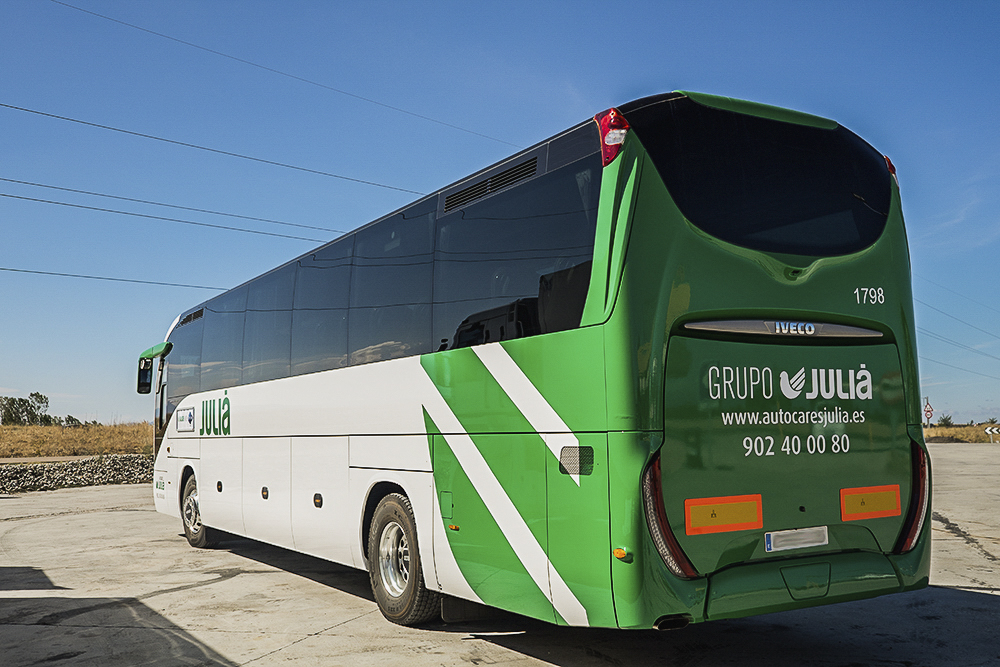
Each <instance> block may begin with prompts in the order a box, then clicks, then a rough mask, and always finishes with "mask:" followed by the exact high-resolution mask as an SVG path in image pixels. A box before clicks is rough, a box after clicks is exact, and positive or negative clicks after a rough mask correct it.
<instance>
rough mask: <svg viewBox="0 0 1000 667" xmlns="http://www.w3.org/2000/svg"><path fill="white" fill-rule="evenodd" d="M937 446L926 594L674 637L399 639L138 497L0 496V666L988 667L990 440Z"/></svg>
mask: <svg viewBox="0 0 1000 667" xmlns="http://www.w3.org/2000/svg"><path fill="white" fill-rule="evenodd" d="M930 450H931V456H932V464H933V468H934V475H935V477H934V482H935V486H934V493H935V495H934V522H933V529H934V531H933V535H934V543H933V549H934V553H933V566H932V567H933V571H932V575H931V583H932V586H931V587H930V588H928V589H926V590H922V591H917V592H914V593H906V594H902V595H891V596H887V597H882V598H876V599H873V600H865V601H861V602H853V603H848V604H841V605H833V606H826V607H816V608H813V609H807V610H802V611H795V612H784V613H778V614H769V615H765V616H758V617H755V618H748V619H741V620H736V621H717V622H712V623H705V624H701V625H696V626H690V627H688V628H686V629H684V630H680V631H673V632H655V631H642V632H634V631H633V632H626V631H615V630H589V629H577V628H559V627H555V626H551V625H547V624H544V623H540V622H536V621H532V620H528V619H524V618H521V617H517V616H510V615H505V616H502V617H501V618H499V619H496V620H491V621H483V622H478V623H467V624H454V625H445V624H443V623H438V624H436V625H431V626H429V627H425V628H419V629H412V628H402V627H399V626H395V625H391V624H389V623H388V622H386V621H385V620H384V619H383V618H382V616H381V614H379V612H378V609H377V608H376V607H375V603H374V602H373V601H372V598H371V593H370V591H369V588H368V579H367V575H366V574H365V573H364V572H360V571H356V570H352V569H349V568H345V567H340V566H337V565H333V564H330V563H327V562H324V561H321V560H317V559H314V558H310V557H307V556H301V555H298V554H294V553H291V552H288V551H285V550H282V549H278V548H274V547H269V546H266V545H262V544H258V543H255V542H251V541H248V540H236V541H232V542H228V543H225V544H224V545H223V548H221V549H216V550H195V549H191V548H190V547H188V545H187V542H186V541H185V540H184V538H183V537H182V536H181V535H180V523H179V521H177V520H175V519H172V518H170V517H166V516H164V515H161V514H157V513H155V512H154V511H153V508H152V501H151V490H150V488H149V487H148V486H117V487H92V488H85V489H64V490H60V491H49V492H38V493H28V494H23V495H20V496H0V665H2V666H3V667H21V666H24V667H27V666H29V665H60V666H61V665H101V666H102V667H110V666H118V665H122V666H125V665H128V666H132V665H171V666H173V665H254V666H255V667H256V666H259V667H265V666H270V665H279V664H280V665H324V666H326V665H351V666H352V667H363V666H364V665H379V666H381V667H385V666H391V665H397V664H399V665H407V666H413V667H419V666H422V665H466V664H470V665H492V664H502V665H545V664H550V665H564V666H570V665H685V666H695V665H699V666H700V665H741V666H756V665H760V666H764V665H767V666H768V667H774V666H776V665H806V664H807V665H823V666H831V667H833V666H849V665H877V666H889V665H892V666H899V665H933V666H938V665H962V666H963V667H968V666H971V665H998V664H1000V641H998V639H997V636H998V634H997V633H998V628H1000V444H997V445H990V444H978V445H957V444H940V445H931V446H930Z"/></svg>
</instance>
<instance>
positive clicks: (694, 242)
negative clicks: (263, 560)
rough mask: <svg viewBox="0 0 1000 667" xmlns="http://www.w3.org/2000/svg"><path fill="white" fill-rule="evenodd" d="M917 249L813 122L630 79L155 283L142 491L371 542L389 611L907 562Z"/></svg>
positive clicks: (764, 603)
mask: <svg viewBox="0 0 1000 667" xmlns="http://www.w3.org/2000/svg"><path fill="white" fill-rule="evenodd" d="M908 252H909V251H908V247H907V242H906V237H905V231H904V226H903V218H902V213H901V207H900V199H899V186H898V182H897V179H896V175H895V168H894V167H893V165H892V163H891V162H890V161H889V159H888V158H887V157H884V156H883V155H882V154H881V153H879V152H878V151H876V150H875V149H874V148H872V147H871V146H870V145H869V144H867V143H866V142H865V141H863V140H862V139H860V138H859V137H858V136H856V135H855V134H853V133H852V132H850V131H849V130H847V129H846V128H844V127H842V126H840V125H839V124H838V123H836V122H834V121H832V120H827V119H825V118H821V117H817V116H813V115H809V114H805V113H801V112H796V111H791V110H787V109H782V108H777V107H772V106H767V105H762V104H756V103H752V102H746V101H741V100H736V99H732V98H726V97H718V96H712V95H707V94H701V93H693V92H673V93H667V94H661V95H656V96H653V97H647V98H643V99H639V100H636V101H632V102H629V103H627V104H623V105H621V106H619V107H616V108H612V109H609V110H607V111H605V112H603V113H599V114H597V115H596V116H595V117H594V118H593V119H588V120H586V121H585V122H582V123H580V124H578V125H576V126H574V127H572V128H570V129H568V130H566V131H565V132H561V133H560V134H557V135H555V136H553V137H551V138H549V139H547V140H545V141H542V142H540V143H538V144H536V145H534V146H532V147H530V148H528V149H526V150H522V151H520V152H518V153H517V154H515V155H513V156H512V157H510V158H508V159H505V160H503V161H501V162H498V163H497V164H494V165H493V166H490V167H488V168H486V169H483V170H481V171H479V172H477V173H475V174H473V175H471V176H469V177H468V178H465V179H463V180H461V181H459V182H456V183H454V184H452V185H449V186H447V187H445V188H443V189H441V190H438V191H437V192H435V193H433V194H431V195H428V196H426V197H423V198H421V199H419V200H418V201H416V202H414V203H412V204H410V205H408V206H405V207H404V208H402V209H400V210H398V211H395V212H393V213H391V214H389V215H386V216H385V217H383V218H380V219H378V220H376V221H374V222H371V223H370V224H367V225H365V226H363V227H360V228H358V229H356V230H355V231H353V232H350V233H348V234H345V235H343V236H341V237H340V238H338V239H336V240H334V241H332V242H330V243H328V244H326V245H323V246H321V247H319V248H317V249H315V250H313V251H311V252H308V253H305V254H304V255H302V256H301V257H298V258H296V259H293V260H292V261H290V262H288V263H286V264H284V265H282V266H280V267H278V268H276V269H274V270H272V271H270V272H268V273H265V274H264V275H261V276H260V277H258V278H255V279H253V280H250V281H249V282H247V283H245V284H243V285H240V286H238V287H236V288H234V289H232V290H229V291H228V292H225V293H223V294H221V295H219V296H216V297H215V298H212V299H210V300H208V301H205V302H204V303H201V304H199V305H197V306H195V307H194V308H191V309H189V310H187V311H184V312H182V313H180V315H178V316H177V318H176V319H175V320H174V322H173V324H172V325H171V326H170V328H169V331H168V333H167V336H166V339H165V341H164V342H163V343H160V344H159V345H156V346H154V347H152V348H150V349H148V350H146V351H145V352H143V353H142V355H141V357H140V359H139V378H138V380H139V391H140V392H144V393H153V394H154V395H155V406H156V407H155V450H156V457H155V465H154V489H153V492H154V496H155V504H156V509H157V510H158V511H160V512H163V513H166V514H169V515H172V516H175V517H177V518H179V519H181V520H182V523H183V527H184V532H185V534H186V536H187V539H188V541H189V542H190V543H191V545H193V546H195V547H207V546H211V545H212V544H214V543H216V542H217V541H218V540H219V539H220V538H222V537H224V536H226V535H238V536H245V537H248V538H252V539H254V540H259V541H262V542H265V543H269V544H273V545H277V546H280V547H284V548H287V549H292V550H295V551H297V552H302V553H305V554H310V555H312V556H316V557H319V558H321V559H326V560H329V561H332V562H334V563H340V564H343V565H347V566H351V567H355V568H359V569H362V570H366V571H367V572H368V573H369V576H370V579H371V585H372V591H373V594H374V598H375V601H376V602H377V604H378V607H379V609H380V610H381V612H382V614H383V615H384V616H385V617H386V618H387V619H388V620H389V621H392V622H395V623H399V624H405V625H414V624H421V623H425V622H428V621H429V620H431V619H435V618H437V617H438V616H439V615H441V614H442V613H443V614H444V617H445V618H446V619H447V618H448V616H449V614H452V615H454V613H458V612H455V611H454V610H456V609H462V608H466V609H468V608H472V609H480V608H481V607H477V606H475V605H470V604H469V603H470V602H471V603H477V604H481V605H486V606H487V607H495V608H499V609H503V610H507V611H509V612H514V613H517V614H521V615H524V616H528V617H532V618H536V619H542V620H545V621H549V622H552V623H556V624H561V625H570V626H595V627H609V628H634V629H641V628H657V629H671V628H679V627H683V626H685V625H687V624H688V623H697V622H703V621H709V620H717V619H727V618H737V617H743V616H748V615H754V614H762V613H768V612H775V611H783V610H791V609H798V608H803V607H810V606H814V605H821V604H828V603H835V602H841V601H847V600H857V599H861V598H868V597H873V596H877V595H882V594H886V593H894V592H900V591H908V590H913V589H918V588H921V587H924V586H926V585H927V582H928V573H929V567H930V548H929V547H930V521H929V518H928V517H929V515H930V511H931V510H930V462H929V459H928V455H927V451H926V448H925V445H924V442H923V435H922V431H921V428H920V424H921V419H920V406H919V387H918V374H917V362H916V347H915V345H916V342H915V333H914V332H915V329H914V319H913V301H912V294H911V285H910V267H909V255H908ZM463 605H465V607H463ZM449 610H451V611H449Z"/></svg>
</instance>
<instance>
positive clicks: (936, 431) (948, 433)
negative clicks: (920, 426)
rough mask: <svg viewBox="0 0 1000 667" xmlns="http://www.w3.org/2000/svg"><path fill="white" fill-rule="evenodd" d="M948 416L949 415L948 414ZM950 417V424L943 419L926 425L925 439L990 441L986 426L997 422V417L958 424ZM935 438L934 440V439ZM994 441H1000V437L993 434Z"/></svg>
mask: <svg viewBox="0 0 1000 667" xmlns="http://www.w3.org/2000/svg"><path fill="white" fill-rule="evenodd" d="M946 416H948V415H946ZM951 421H952V420H951V419H950V418H949V419H948V422H949V423H948V424H947V425H944V424H942V423H941V420H940V419H939V420H938V424H937V425H935V426H925V427H924V440H926V441H928V442H933V441H936V442H989V441H990V436H988V435H987V434H986V426H988V425H990V424H996V420H995V419H991V420H990V421H987V422H986V423H984V424H978V425H977V424H963V425H959V426H956V425H954V424H952V423H951ZM932 438H933V440H932ZM993 441H994V442H1000V437H997V436H993Z"/></svg>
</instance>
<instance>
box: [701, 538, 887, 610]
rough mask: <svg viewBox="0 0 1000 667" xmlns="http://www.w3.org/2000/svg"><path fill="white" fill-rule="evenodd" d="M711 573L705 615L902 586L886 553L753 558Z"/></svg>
mask: <svg viewBox="0 0 1000 667" xmlns="http://www.w3.org/2000/svg"><path fill="white" fill-rule="evenodd" d="M708 579H709V583H708V595H707V599H706V603H705V620H718V619H723V618H739V617H741V616H749V615H753V614H767V613H771V612H775V611H786V610H790V609H799V608H802V607H811V606H815V605H822V604H831V603H834V602H846V601H849V600H859V599H862V598H869V597H875V596H876V595H884V594H886V593H897V592H899V591H901V590H903V588H904V582H903V581H902V580H901V578H900V576H899V574H898V573H897V571H896V569H895V568H894V567H893V565H892V563H891V562H890V561H889V559H888V558H887V557H885V556H883V555H882V554H876V553H863V552H856V553H844V554H832V555H826V556H813V557H808V558H795V559H788V560H781V561H773V562H762V563H749V564H746V565H740V566H738V567H732V568H729V569H726V570H722V571H721V572H716V573H715V574H713V575H711V576H709V578H708Z"/></svg>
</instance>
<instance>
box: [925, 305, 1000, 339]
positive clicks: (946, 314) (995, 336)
mask: <svg viewBox="0 0 1000 667" xmlns="http://www.w3.org/2000/svg"><path fill="white" fill-rule="evenodd" d="M914 301H915V302H917V303H919V304H921V305H923V306H926V307H928V308H930V309H931V310H936V311H937V312H939V313H941V314H942V315H944V316H945V317H950V318H951V319H953V320H955V321H956V322H961V323H962V324H964V325H965V326H967V327H972V328H973V329H975V330H976V331H981V332H983V333H984V334H986V335H987V336H992V337H993V338H996V339H997V340H1000V336H998V335H996V334H995V333H993V332H991V331H987V330H986V329H981V328H979V327H977V326H976V325H975V324H971V323H969V322H966V321H965V320H962V319H959V318H957V317H955V316H954V315H951V314H949V313H946V312H944V311H943V310H941V309H940V308H935V307H934V306H932V305H931V304H929V303H926V302H924V301H921V300H920V299H914Z"/></svg>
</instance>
